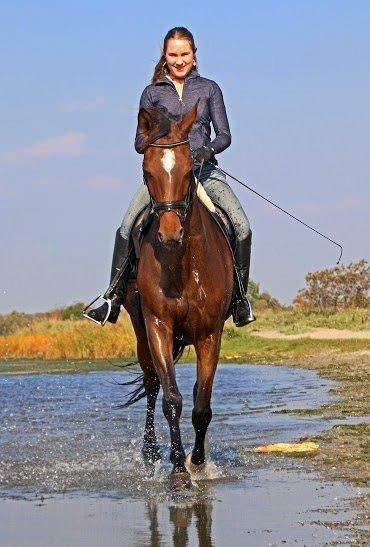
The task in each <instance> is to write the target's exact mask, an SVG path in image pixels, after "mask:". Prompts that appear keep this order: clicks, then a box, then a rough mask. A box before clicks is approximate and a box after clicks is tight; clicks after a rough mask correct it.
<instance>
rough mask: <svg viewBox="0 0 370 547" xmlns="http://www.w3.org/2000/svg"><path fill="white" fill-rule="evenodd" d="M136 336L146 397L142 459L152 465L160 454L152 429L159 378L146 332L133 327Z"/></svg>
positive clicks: (153, 429)
mask: <svg viewBox="0 0 370 547" xmlns="http://www.w3.org/2000/svg"><path fill="white" fill-rule="evenodd" d="M135 331H136V336H137V356H138V360H139V363H140V366H141V368H142V370H143V372H144V385H145V391H146V397H147V406H146V420H145V431H144V442H143V448H142V454H143V458H144V460H145V461H146V462H148V463H154V462H155V461H158V460H160V459H161V452H160V449H159V446H158V444H157V437H156V434H155V427H154V412H155V404H156V401H157V396H158V393H159V388H160V384H159V378H158V376H157V373H156V371H155V368H154V365H153V361H152V357H151V354H150V350H149V346H148V340H147V337H146V332H145V330H144V329H143V328H142V327H139V326H137V325H135Z"/></svg>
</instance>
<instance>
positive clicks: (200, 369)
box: [191, 333, 221, 465]
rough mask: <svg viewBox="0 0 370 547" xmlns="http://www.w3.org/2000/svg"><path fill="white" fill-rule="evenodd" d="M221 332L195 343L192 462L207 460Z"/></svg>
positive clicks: (196, 463) (197, 462)
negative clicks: (205, 447)
mask: <svg viewBox="0 0 370 547" xmlns="http://www.w3.org/2000/svg"><path fill="white" fill-rule="evenodd" d="M220 342H221V333H214V334H212V335H210V336H208V338H205V339H204V340H199V342H197V344H196V345H195V351H196V353H197V382H196V384H195V386H194V408H193V414H192V420H193V426H194V429H195V444H194V448H193V452H192V455H191V463H193V464H194V465H200V464H202V463H204V461H205V450H204V441H205V438H206V433H207V429H208V426H209V424H210V422H211V420H212V409H211V395H212V387H213V379H214V376H215V372H216V367H217V363H218V357H219V353H220Z"/></svg>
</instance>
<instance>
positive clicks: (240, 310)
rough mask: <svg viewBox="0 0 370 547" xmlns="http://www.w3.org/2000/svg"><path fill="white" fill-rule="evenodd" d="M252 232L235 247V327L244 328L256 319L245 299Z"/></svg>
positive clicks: (237, 242)
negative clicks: (236, 280)
mask: <svg viewBox="0 0 370 547" xmlns="http://www.w3.org/2000/svg"><path fill="white" fill-rule="evenodd" d="M251 245H252V232H249V235H248V236H247V237H246V238H245V239H243V240H241V241H238V240H237V241H236V245H235V266H236V271H237V276H238V289H239V290H238V294H237V295H236V299H235V303H234V307H233V320H234V323H235V325H236V326H237V327H244V325H248V323H252V321H255V320H256V318H255V316H254V314H253V310H252V306H251V304H250V302H249V300H248V298H247V290H248V281H249V265H250V260H251Z"/></svg>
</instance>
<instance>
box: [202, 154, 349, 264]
mask: <svg viewBox="0 0 370 547" xmlns="http://www.w3.org/2000/svg"><path fill="white" fill-rule="evenodd" d="M208 163H210V164H211V165H213V167H215V169H218V171H220V172H221V173H223V174H224V175H227V176H228V177H230V178H232V179H233V180H235V181H236V182H238V183H239V184H241V185H242V186H244V188H247V190H250V191H251V192H253V193H254V194H256V195H257V196H258V197H260V198H262V199H264V200H265V201H267V203H270V205H273V206H274V207H276V209H279V211H282V212H283V213H285V214H286V215H288V216H289V217H291V218H293V219H294V220H296V221H297V222H300V224H303V226H306V228H309V229H310V230H312V231H313V232H315V234H318V235H319V236H321V237H323V238H324V239H327V240H328V241H330V243H333V244H334V245H336V246H337V247H339V249H340V255H339V258H338V261H337V264H339V262H340V260H341V258H342V254H343V247H342V245H340V244H339V243H337V242H336V241H334V240H333V239H331V238H330V237H328V236H327V235H325V234H322V233H321V232H319V231H318V230H316V228H313V227H312V226H310V225H309V224H307V223H306V222H303V220H301V219H299V218H297V217H296V216H295V215H293V214H292V213H289V211H286V210H285V209H283V208H282V207H280V205H277V204H276V203H274V202H273V201H271V199H268V198H267V197H265V196H263V195H262V194H260V193H259V192H257V190H255V189H254V188H251V187H250V186H248V184H246V183H245V182H242V181H241V180H239V179H237V178H236V177H234V176H233V175H230V173H228V172H227V171H225V170H224V169H222V168H221V167H219V166H218V165H216V164H215V163H212V162H211V161H209V162H208Z"/></svg>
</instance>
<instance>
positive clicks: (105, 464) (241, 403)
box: [0, 365, 334, 495]
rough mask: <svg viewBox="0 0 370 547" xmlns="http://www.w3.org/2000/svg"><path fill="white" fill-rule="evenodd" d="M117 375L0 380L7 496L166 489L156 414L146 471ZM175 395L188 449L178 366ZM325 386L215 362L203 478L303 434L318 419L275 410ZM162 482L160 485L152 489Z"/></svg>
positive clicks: (240, 470) (233, 474)
mask: <svg viewBox="0 0 370 547" xmlns="http://www.w3.org/2000/svg"><path fill="white" fill-rule="evenodd" d="M125 375H127V373H125V372H124V371H121V372H114V373H113V372H101V373H94V374H62V375H47V374H40V375H32V376H31V375H24V376H0V385H1V388H0V389H1V391H0V433H1V440H0V454H1V456H0V458H1V462H0V464H1V465H0V485H1V486H2V487H3V488H5V489H6V490H7V492H9V491H12V490H13V491H15V490H14V489H17V490H18V491H19V489H20V490H21V491H32V490H33V489H37V490H45V491H54V492H64V491H67V490H77V491H85V492H86V491H89V492H103V491H117V490H119V491H120V493H121V495H125V494H127V495H132V494H133V493H136V494H140V492H143V491H144V490H147V489H148V488H152V487H153V488H155V489H159V490H160V489H161V488H162V487H163V488H165V486H164V484H165V479H166V477H167V476H168V473H169V472H170V470H171V466H170V464H169V463H167V462H168V453H169V450H168V428H167V423H166V422H165V420H164V418H163V416H162V411H161V405H158V411H157V429H158V439H159V443H160V445H161V447H162V450H163V454H164V459H163V463H162V464H161V465H160V466H157V468H156V469H155V470H154V474H153V470H150V471H149V470H148V472H147V471H146V470H145V468H144V466H143V462H142V459H141V454H140V449H141V442H142V435H143V426H144V418H145V403H144V401H141V402H140V403H138V404H137V405H136V406H133V407H131V408H130V409H126V410H117V409H116V408H114V407H115V406H116V405H118V404H119V403H121V402H122V397H123V394H124V393H125V391H124V390H125V388H122V387H121V386H118V385H116V384H115V383H114V382H115V381H119V380H120V379H122V376H125ZM177 378H178V381H179V385H180V390H181V392H182V394H183V398H184V405H183V415H182V420H181V429H182V434H183V441H184V444H185V446H186V449H187V451H189V450H190V449H191V446H192V442H193V439H194V431H193V428H192V425H191V409H192V406H191V401H192V398H191V394H192V388H193V383H194V381H195V367H194V365H178V367H177ZM333 385H334V383H333V382H331V381H329V380H325V379H322V378H319V377H318V376H317V375H316V374H315V373H314V372H312V371H307V370H301V369H299V370H297V369H292V368H286V367H273V366H269V365H219V367H218V371H217V375H216V380H215V385H214V391H213V399H212V405H213V420H212V424H211V428H210V441H211V451H210V458H211V460H212V466H213V467H212V473H211V478H213V479H216V480H233V479H236V478H242V477H244V476H245V475H246V473H248V472H249V470H248V469H247V468H246V466H245V463H244V458H243V449H245V448H246V447H251V446H254V445H256V444H261V443H264V442H276V441H278V440H279V441H282V442H284V441H289V440H291V439H296V438H299V437H302V436H306V435H311V434H313V433H315V432H317V431H318V430H319V429H323V428H324V427H325V425H326V424H325V422H323V421H322V420H315V419H312V418H299V417H297V416H293V415H290V414H279V413H278V412H277V411H281V410H287V409H293V408H312V407H315V406H317V405H320V404H323V403H326V402H328V401H329V400H330V395H329V390H330V388H331V387H333ZM161 485H163V486H161Z"/></svg>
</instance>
